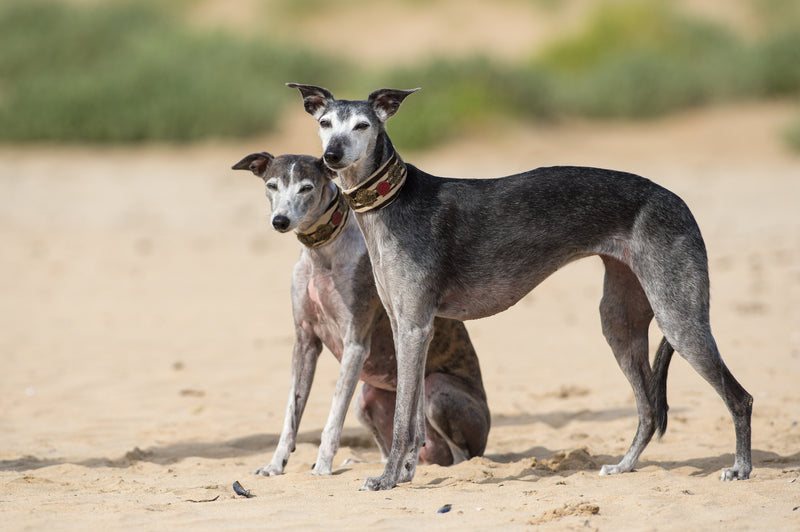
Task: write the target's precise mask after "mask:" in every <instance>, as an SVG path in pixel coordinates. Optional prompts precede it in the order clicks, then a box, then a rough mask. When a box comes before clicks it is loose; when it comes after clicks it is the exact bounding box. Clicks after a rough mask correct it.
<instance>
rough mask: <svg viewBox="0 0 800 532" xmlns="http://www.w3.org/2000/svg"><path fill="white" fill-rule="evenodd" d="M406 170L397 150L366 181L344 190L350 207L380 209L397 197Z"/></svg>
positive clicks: (366, 209) (370, 209)
mask: <svg viewBox="0 0 800 532" xmlns="http://www.w3.org/2000/svg"><path fill="white" fill-rule="evenodd" d="M407 175H408V170H407V169H406V165H405V163H403V161H402V159H400V156H399V155H397V152H393V153H392V156H391V157H389V159H388V160H387V161H386V162H385V163H383V165H382V166H381V167H380V168H378V170H377V171H376V172H375V173H374V174H372V175H371V176H370V177H369V178H368V179H367V180H366V181H364V182H363V183H361V184H360V185H357V186H355V187H353V188H350V189H347V190H345V191H344V197H345V199H346V200H347V204H348V205H350V208H351V209H353V210H354V211H356V212H367V211H374V210H378V209H382V208H383V207H386V206H387V205H389V204H390V203H392V201H394V200H395V199H396V198H397V194H398V192H400V189H401V188H403V184H404V183H405V182H406V176H407Z"/></svg>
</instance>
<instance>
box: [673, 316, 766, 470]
mask: <svg viewBox="0 0 800 532" xmlns="http://www.w3.org/2000/svg"><path fill="white" fill-rule="evenodd" d="M706 315H707V313H706ZM705 323H706V327H704V328H698V327H697V324H694V325H695V326H694V327H687V328H686V329H685V330H683V331H679V332H678V333H677V334H676V333H675V332H674V331H672V330H670V329H667V330H666V331H665V332H664V336H665V337H666V338H667V340H669V342H670V344H672V346H673V347H674V348H675V350H676V351H677V352H678V353H679V354H680V355H681V356H682V357H683V358H685V359H686V360H687V361H688V362H689V364H691V366H692V367H693V368H694V369H695V371H697V373H699V374H700V376H702V377H703V378H704V379H705V380H706V381H707V382H708V383H709V384H711V386H712V387H713V388H714V389H715V390H716V391H717V393H718V394H719V395H720V397H722V400H723V401H724V402H725V406H727V407H728V411H729V412H730V413H731V416H732V417H733V426H734V430H735V432H736V456H735V458H734V462H733V467H731V468H726V469H723V470H722V474H721V477H720V479H721V480H725V481H728V480H745V479H748V478H750V472H751V471H752V469H753V465H752V461H751V447H750V445H751V443H750V435H751V432H750V431H751V429H750V420H751V416H752V412H753V396H752V395H750V394H749V393H747V390H745V389H744V388H743V387H742V385H741V384H739V382H738V381H737V380H736V378H735V377H734V376H733V374H731V372H730V370H729V369H728V367H727V366H726V365H725V362H723V361H722V357H721V356H720V354H719V349H718V348H717V344H716V342H715V340H714V337H713V335H712V334H711V328H710V327H709V326H708V321H707V320H706V321H705ZM671 336H672V337H674V338H672V339H671V338H670V337H671Z"/></svg>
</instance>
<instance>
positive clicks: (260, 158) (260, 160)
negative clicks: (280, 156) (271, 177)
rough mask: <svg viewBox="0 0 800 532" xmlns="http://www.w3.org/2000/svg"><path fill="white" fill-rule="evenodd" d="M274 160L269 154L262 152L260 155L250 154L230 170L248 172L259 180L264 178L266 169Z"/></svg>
mask: <svg viewBox="0 0 800 532" xmlns="http://www.w3.org/2000/svg"><path fill="white" fill-rule="evenodd" d="M273 159H275V157H273V156H272V155H270V154H269V153H267V152H265V151H262V152H261V153H251V154H250V155H248V156H247V157H245V158H244V159H242V160H241V161H239V162H238V163H236V164H234V165H233V166H232V167H231V169H233V170H250V171H251V172H253V173H254V174H255V175H257V176H258V177H260V178H262V179H263V178H264V176H265V175H266V173H267V167H268V166H269V165H270V163H271V162H272V161H273Z"/></svg>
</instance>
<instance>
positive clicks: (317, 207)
mask: <svg viewBox="0 0 800 532" xmlns="http://www.w3.org/2000/svg"><path fill="white" fill-rule="evenodd" d="M232 168H233V169H234V170H250V171H251V172H253V173H254V174H255V175H257V176H258V177H260V178H261V179H263V180H264V184H265V186H266V189H267V198H269V203H270V208H271V210H272V216H271V218H270V223H271V225H272V227H273V228H275V229H276V230H277V231H280V232H281V233H285V232H287V231H291V230H293V229H299V230H301V231H302V230H303V229H304V228H305V227H307V226H309V225H311V224H313V223H314V222H315V221H316V220H317V218H319V216H320V215H321V214H322V212H323V211H324V210H325V207H326V206H327V205H328V204H329V203H330V202H331V200H332V199H333V197H334V196H335V195H336V192H337V191H336V185H335V184H334V183H332V182H331V179H333V178H334V177H335V176H334V174H333V172H332V171H331V170H330V169H329V168H328V167H327V166H325V163H324V162H323V161H322V159H317V158H316V157H311V156H310V155H279V156H278V157H273V156H272V155H270V154H269V153H267V152H260V153H251V154H250V155H248V156H247V157H245V158H244V159H242V160H241V161H239V162H238V163H236V164H235V165H233V167H232Z"/></svg>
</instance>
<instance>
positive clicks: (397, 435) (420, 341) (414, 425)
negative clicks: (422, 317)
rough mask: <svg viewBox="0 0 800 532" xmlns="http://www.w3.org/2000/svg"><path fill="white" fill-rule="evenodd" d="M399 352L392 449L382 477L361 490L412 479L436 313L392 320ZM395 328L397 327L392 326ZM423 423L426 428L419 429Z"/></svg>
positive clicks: (422, 438) (371, 479) (368, 481)
mask: <svg viewBox="0 0 800 532" xmlns="http://www.w3.org/2000/svg"><path fill="white" fill-rule="evenodd" d="M394 323H397V328H396V329H397V330H396V331H394V340H395V350H396V352H397V400H396V403H395V411H394V428H393V432H392V449H391V451H390V452H389V458H388V460H387V461H386V468H385V469H384V470H383V473H382V474H381V475H380V476H379V477H369V478H367V479H366V480H365V481H364V485H363V486H362V487H361V489H362V490H369V491H377V490H387V489H392V488H393V487H395V486H396V485H397V483H398V482H410V481H411V479H412V478H413V477H414V471H415V468H416V466H417V460H418V459H419V452H420V450H421V447H422V445H423V443H424V441H425V431H424V423H425V418H424V414H423V411H424V404H422V401H423V393H422V391H423V376H424V373H425V359H426V356H427V353H428V345H429V344H430V341H431V337H432V335H433V316H432V315H431V316H430V317H429V319H428V320H426V322H425V323H424V324H422V325H415V324H413V323H408V322H404V321H402V320H397V321H396V320H392V324H393V325H394ZM393 329H394V327H393ZM420 424H422V427H423V429H422V430H421V431H420V430H419V428H418V427H419V425H420Z"/></svg>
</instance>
